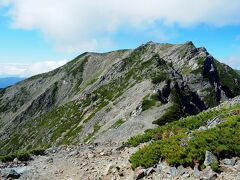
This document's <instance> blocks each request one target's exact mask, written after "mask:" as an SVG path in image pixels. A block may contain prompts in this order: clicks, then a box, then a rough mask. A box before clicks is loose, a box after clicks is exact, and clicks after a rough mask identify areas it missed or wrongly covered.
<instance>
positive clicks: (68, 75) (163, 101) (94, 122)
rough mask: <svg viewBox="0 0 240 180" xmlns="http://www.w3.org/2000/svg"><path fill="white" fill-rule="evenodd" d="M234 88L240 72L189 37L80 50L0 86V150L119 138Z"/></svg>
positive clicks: (239, 88)
mask: <svg viewBox="0 0 240 180" xmlns="http://www.w3.org/2000/svg"><path fill="white" fill-rule="evenodd" d="M239 93H240V75H239V74H237V73H236V72H235V71H234V70H233V69H231V68H230V67H228V66H226V65H224V64H221V63H219V62H218V61H217V60H215V59H214V58H213V57H212V56H211V55H209V53H208V52H207V51H206V49H205V48H196V47H195V46H194V45H193V44H192V42H187V43H184V44H177V45H173V44H157V43H153V42H149V43H147V44H144V45H142V46H140V47H138V48H137V49H134V50H120V51H114V52H109V53H104V54H98V53H84V54H82V55H80V56H78V57H77V58H75V59H74V60H73V61H71V62H69V63H68V64H66V65H64V66H62V67H60V68H58V69H56V70H54V71H52V72H49V73H45V74H41V75H37V76H34V77H31V78H29V79H27V80H25V81H23V82H21V83H19V84H17V85H15V86H12V87H9V88H6V89H1V90H0V147H1V148H0V154H7V153H10V152H15V151H19V150H23V149H33V148H36V147H48V146H53V145H61V144H78V143H81V142H88V141H95V142H107V141H109V142H117V143H118V142H122V141H124V140H126V139H128V138H129V137H131V136H133V135H136V134H138V133H141V132H144V130H146V129H149V128H154V127H157V125H156V124H158V125H163V124H165V123H167V122H171V121H173V120H176V119H179V118H181V117H184V116H187V115H192V114H197V113H199V112H201V111H203V110H205V109H207V108H209V107H213V106H215V105H217V104H219V103H220V102H221V101H224V100H226V99H228V98H232V97H234V96H236V95H238V94H239ZM152 123H154V124H152Z"/></svg>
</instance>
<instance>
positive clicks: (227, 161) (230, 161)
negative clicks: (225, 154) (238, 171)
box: [221, 158, 237, 166]
mask: <svg viewBox="0 0 240 180" xmlns="http://www.w3.org/2000/svg"><path fill="white" fill-rule="evenodd" d="M236 161H237V158H232V159H223V160H222V161H221V163H223V164H224V165H228V166H234V165H235V163H236Z"/></svg>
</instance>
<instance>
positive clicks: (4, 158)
mask: <svg viewBox="0 0 240 180" xmlns="http://www.w3.org/2000/svg"><path fill="white" fill-rule="evenodd" d="M32 155H45V149H43V148H42V149H33V150H31V151H26V152H18V153H14V154H8V155H2V156H0V161H2V162H8V161H13V160H14V159H15V158H17V159H18V160H20V161H28V160H29V159H30V158H31V156H32Z"/></svg>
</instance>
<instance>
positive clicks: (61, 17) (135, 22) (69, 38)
mask: <svg viewBox="0 0 240 180" xmlns="http://www.w3.org/2000/svg"><path fill="white" fill-rule="evenodd" d="M1 2H2V3H1ZM1 4H2V5H4V4H5V5H9V7H10V8H9V12H8V15H9V16H10V17H11V19H12V26H13V27H15V28H22V29H39V30H40V31H41V32H42V33H43V34H44V35H45V36H46V37H47V38H48V39H50V40H51V41H53V43H54V44H55V45H56V47H57V48H59V49H61V50H66V51H74V50H79V49H81V50H82V51H84V50H95V49H97V48H99V46H103V45H104V42H106V41H109V38H110V37H111V34H112V33H116V32H118V31H120V30H125V29H126V28H133V30H134V28H137V29H141V28H142V29H147V27H149V25H151V24H154V23H155V22H161V24H162V25H164V26H171V25H173V24H178V25H180V26H191V25H196V24H201V23H205V24H211V25H214V26H224V25H229V24H240V13H239V11H240V1H239V0H211V1H209V0H201V1H198V0H95V1H94V0H0V5H1ZM160 32H161V31H160ZM109 36H110V37H109ZM159 36H160V37H161V36H164V35H159Z"/></svg>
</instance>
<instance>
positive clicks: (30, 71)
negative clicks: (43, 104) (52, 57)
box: [0, 60, 67, 77]
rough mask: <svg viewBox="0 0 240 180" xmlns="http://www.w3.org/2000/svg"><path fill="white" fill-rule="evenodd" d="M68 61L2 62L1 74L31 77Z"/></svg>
mask: <svg viewBox="0 0 240 180" xmlns="http://www.w3.org/2000/svg"><path fill="white" fill-rule="evenodd" d="M65 63H67V61H66V60H61V61H43V62H36V63H32V64H0V67H1V68H0V76H8V77H9V76H20V77H30V76H33V75H36V74H40V73H44V72H48V71H51V70H53V69H56V68H58V67H60V66H62V65H64V64H65Z"/></svg>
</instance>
